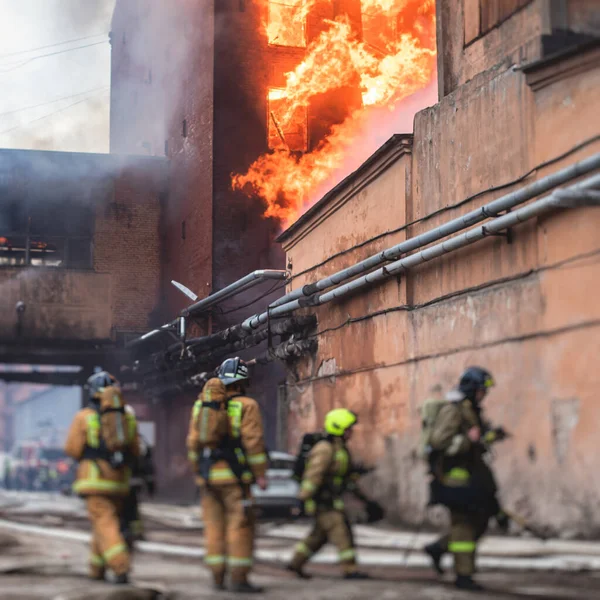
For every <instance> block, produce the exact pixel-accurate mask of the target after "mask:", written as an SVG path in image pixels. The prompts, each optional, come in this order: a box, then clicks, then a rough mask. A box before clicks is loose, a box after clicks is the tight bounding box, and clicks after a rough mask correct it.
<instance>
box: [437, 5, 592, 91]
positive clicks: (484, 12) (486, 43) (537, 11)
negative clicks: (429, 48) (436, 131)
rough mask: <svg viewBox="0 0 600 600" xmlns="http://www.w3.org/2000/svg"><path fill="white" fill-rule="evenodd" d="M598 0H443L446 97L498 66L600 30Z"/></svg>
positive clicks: (441, 60) (441, 67)
mask: <svg viewBox="0 0 600 600" xmlns="http://www.w3.org/2000/svg"><path fill="white" fill-rule="evenodd" d="M593 4H594V1H593V0H575V1H572V0H568V1H567V0H512V1H508V2H507V1H505V0H438V2H437V25H438V30H437V31H438V50H439V52H438V73H439V86H438V89H439V93H440V98H442V97H443V96H445V95H447V94H449V93H451V92H452V91H454V90H455V89H456V88H457V87H458V86H460V85H462V84H464V83H466V82H467V81H469V80H470V79H472V78H473V77H475V76H476V75H477V74H479V73H483V72H485V71H488V70H489V69H491V68H493V67H497V68H501V69H506V68H509V67H510V66H511V65H515V64H520V63H523V62H530V61H534V60H538V59H540V58H542V57H543V56H544V55H547V54H549V53H552V52H556V51H558V50H561V49H563V48H565V47H568V46H570V45H574V44H577V43H579V42H581V41H583V40H585V39H586V37H587V36H589V35H599V34H600V23H599V21H598V19H599V18H600V17H599V16H598V10H597V6H596V7H595V9H594V7H593V6H592V5H593Z"/></svg>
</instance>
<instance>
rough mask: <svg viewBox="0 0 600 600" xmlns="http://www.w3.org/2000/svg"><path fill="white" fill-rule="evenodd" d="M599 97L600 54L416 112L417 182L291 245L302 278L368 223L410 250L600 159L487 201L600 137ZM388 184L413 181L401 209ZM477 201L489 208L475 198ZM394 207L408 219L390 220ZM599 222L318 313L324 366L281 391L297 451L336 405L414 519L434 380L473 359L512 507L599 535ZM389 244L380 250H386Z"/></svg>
mask: <svg viewBox="0 0 600 600" xmlns="http://www.w3.org/2000/svg"><path fill="white" fill-rule="evenodd" d="M567 67H568V68H567ZM599 87H600V64H599V62H598V60H597V58H596V55H595V54H594V51H589V52H587V53H586V54H580V55H578V56H577V57H573V58H571V59H568V60H565V61H559V62H557V63H555V64H549V65H548V66H540V67H538V68H537V69H535V70H532V71H531V72H528V73H527V74H525V73H523V72H522V71H518V70H508V71H507V70H502V69H498V70H496V69H494V70H491V71H489V72H487V73H483V74H481V75H479V76H477V77H476V78H474V79H473V80H472V81H470V82H469V83H467V84H465V85H463V86H461V87H459V88H458V89H457V90H456V91H455V92H453V93H452V94H450V95H448V96H446V97H445V98H444V99H443V100H442V101H441V103H440V104H438V105H436V106H435V107H432V108H430V109H427V110H426V111H423V112H422V113H420V114H418V115H417V117H416V119H415V133H414V145H413V154H412V160H411V166H410V167H409V168H408V169H407V167H406V165H405V163H404V162H403V161H397V162H396V163H395V164H394V165H393V166H392V167H391V168H390V170H389V171H387V172H386V173H385V174H383V175H381V176H380V177H379V178H378V179H376V180H375V181H373V182H372V183H371V184H370V186H369V187H368V188H367V190H366V191H363V192H361V194H362V197H360V195H357V196H356V197H355V199H354V202H353V201H348V202H347V203H346V204H345V205H344V206H343V207H341V208H340V209H339V210H338V211H336V212H335V214H332V215H331V216H330V217H328V218H326V219H325V220H323V221H321V222H320V223H319V224H318V226H317V227H316V228H315V229H313V230H311V231H310V232H309V230H310V225H309V224H306V225H305V232H306V233H305V234H304V233H298V234H297V235H296V237H295V238H294V240H293V243H292V242H291V241H287V242H286V250H287V252H288V256H289V257H290V258H291V259H292V262H293V264H294V272H296V271H297V270H298V268H299V265H301V266H302V270H304V269H306V268H307V263H310V262H312V263H313V264H317V263H320V262H322V261H323V260H325V259H326V258H327V256H328V254H330V253H331V252H333V251H335V250H337V251H339V250H340V249H341V248H344V247H345V248H351V247H352V246H353V245H354V244H355V243H356V242H357V241H358V239H359V236H360V235H361V233H360V232H361V231H363V230H364V229H367V230H368V229H369V227H371V226H372V224H373V222H374V223H375V224H376V225H375V230H376V231H377V230H378V231H379V232H382V231H386V230H388V231H389V230H391V229H395V228H398V227H400V226H402V225H403V224H404V223H406V222H407V221H409V222H410V221H414V220H419V219H421V221H420V222H418V223H417V224H415V225H412V226H411V227H409V228H408V232H405V233H404V234H403V235H407V236H408V237H412V236H414V235H417V234H419V233H421V232H423V231H426V230H428V229H430V228H432V227H434V226H436V225H439V224H441V223H444V222H447V221H449V220H450V219H452V218H454V217H456V216H458V215H460V214H464V213H466V212H468V211H470V210H472V209H473V208H475V207H477V206H481V205H482V204H484V203H487V202H489V201H490V200H492V199H494V198H496V197H498V196H500V195H502V194H505V193H507V192H508V191H512V190H514V189H518V188H519V187H520V186H522V185H524V183H529V182H531V181H533V180H534V179H535V178H536V177H538V178H539V177H542V176H545V175H547V174H549V173H551V172H553V171H556V170H557V169H559V168H561V167H564V166H565V165H567V164H570V163H572V162H575V161H577V160H580V159H582V158H583V157H585V156H588V155H590V154H592V153H595V152H598V151H600V143H598V142H594V143H590V144H587V145H585V146H584V147H583V148H581V149H580V150H578V151H576V152H574V153H572V154H570V155H569V156H568V157H566V158H565V159H563V160H561V161H558V162H555V163H554V164H551V165H547V166H545V167H544V168H541V169H539V170H538V171H536V172H535V173H533V174H531V175H530V176H529V177H528V178H527V179H526V180H525V181H524V182H519V183H516V184H514V185H511V186H508V187H506V188H504V189H503V190H498V191H494V192H488V191H487V190H489V189H490V188H492V187H494V186H500V185H504V184H506V183H509V182H511V181H514V180H516V179H519V178H521V177H522V176H523V175H525V174H526V173H527V172H528V171H529V170H530V169H532V168H533V167H535V166H536V165H538V164H540V163H542V162H544V161H548V160H550V159H552V158H554V157H556V156H559V155H561V154H562V153H564V152H567V151H568V150H570V149H571V148H573V147H574V146H576V145H578V144H581V143H582V142H585V141H586V140H589V139H590V138H591V137H593V136H597V135H598V134H600V123H599V122H598V119H597V118H594V111H595V96H596V95H597V90H598V89H599ZM592 90H596V92H595V93H592ZM394 177H397V178H398V181H400V180H401V179H402V178H404V179H405V180H407V181H410V188H409V189H410V192H409V193H408V194H406V196H405V197H402V195H401V194H398V193H396V195H395V196H394V195H393V194H390V193H389V189H388V187H387V186H388V183H387V182H388V181H389V180H393V179H394ZM399 187H402V186H401V185H400V186H399V185H396V190H398V188H399ZM474 194H480V195H479V196H478V197H477V198H473V199H470V197H471V196H473V195H474ZM393 199H396V200H402V201H403V202H405V205H406V206H405V210H404V211H402V210H397V209H396V210H394V209H393V207H394V204H393ZM456 205H458V206H456ZM357 206H361V207H369V209H370V210H369V211H368V217H365V218H358V219H357V218H356V215H355V211H356V207H357ZM382 214H383V215H386V219H385V221H384V222H383V221H381V220H380V215H382ZM434 214H435V216H431V215H434ZM316 220H318V219H317V217H315V221H316ZM599 226H600V210H599V209H595V208H579V209H569V210H561V211H556V212H554V213H552V214H550V215H549V216H546V217H544V218H540V219H537V220H532V221H529V222H527V223H524V224H522V225H520V226H519V227H516V228H514V230H513V232H512V233H513V240H512V242H511V243H508V242H507V240H506V239H504V238H490V239H487V240H484V241H482V242H478V243H477V244H475V245H473V246H470V247H468V248H465V249H463V250H461V251H459V252H455V253H453V254H451V255H448V256H446V257H444V258H441V259H436V260H434V261H432V262H430V263H427V264H425V265H423V266H421V267H420V268H418V269H415V270H413V271H411V272H409V273H408V274H407V275H406V276H405V277H403V278H402V279H401V281H400V282H398V281H397V280H390V281H388V282H387V283H385V284H384V285H381V286H379V287H374V288H371V289H369V290H368V291H366V292H364V293H361V294H357V295H355V296H353V297H350V298H348V299H345V300H344V301H343V302H338V303H331V304H328V305H325V306H323V307H320V308H319V309H317V310H316V312H317V314H318V318H319V326H318V330H319V331H320V332H323V331H324V333H323V334H322V335H319V336H318V340H319V349H318V352H317V355H316V356H315V357H311V358H309V359H306V360H305V361H304V362H303V363H302V364H300V365H298V369H299V374H300V381H299V382H294V383H292V382H289V383H288V386H287V396H288V405H289V422H288V444H289V446H290V448H291V449H293V448H295V447H296V445H297V443H298V439H299V437H300V435H301V434H302V433H303V432H305V431H308V430H311V429H314V428H316V427H320V426H321V423H322V420H323V416H324V415H325V413H326V412H327V411H328V410H329V409H331V408H333V407H335V406H340V405H343V406H348V407H350V408H352V409H353V410H356V411H357V412H358V413H359V416H360V426H359V428H358V429H357V435H356V436H355V438H354V440H353V449H354V451H355V452H356V454H357V455H358V456H359V457H360V458H362V459H365V460H368V461H374V462H376V463H377V464H378V468H379V470H378V474H377V477H376V482H375V483H374V484H373V485H374V490H375V493H376V494H378V495H379V496H380V497H381V498H382V499H384V500H385V502H386V503H387V505H388V508H389V509H390V511H391V514H392V515H393V516H395V517H396V518H399V519H402V520H406V521H412V522H417V521H419V520H420V519H421V518H422V516H423V511H424V506H425V502H426V482H425V473H424V468H423V466H422V465H421V464H420V463H419V461H418V460H417V459H416V457H415V455H414V451H415V449H416V445H417V438H418V434H419V428H420V419H419V413H418V408H419V405H420V404H421V403H422V402H423V401H424V400H425V399H426V398H427V396H428V394H429V393H430V389H431V387H432V386H434V385H435V384H441V385H442V387H443V388H444V389H448V388H449V387H451V386H452V385H454V384H455V383H456V380H457V378H458V376H459V375H460V373H461V372H462V370H463V369H464V368H465V367H466V366H468V365H469V364H481V365H483V366H486V367H488V368H489V369H490V370H491V371H492V372H493V373H494V375H495V377H496V379H497V383H498V385H497V388H496V389H494V390H493V391H492V393H491V394H490V396H489V398H488V400H487V401H486V410H487V413H488V416H489V417H490V418H491V419H492V420H493V421H495V422H497V423H502V424H503V425H504V426H505V427H506V428H507V429H509V430H510V431H511V432H512V433H513V435H514V437H513V438H511V440H509V441H506V442H504V443H503V444H502V446H500V447H498V450H497V457H496V462H495V468H496V470H497V473H498V478H499V480H500V484H501V488H502V497H503V500H504V501H505V502H506V504H507V506H510V507H513V508H516V509H517V510H519V511H521V512H524V513H525V514H527V515H528V516H529V517H531V518H532V519H533V520H534V521H539V522H543V523H545V524H547V525H552V526H554V527H557V528H561V529H563V530H565V529H574V530H577V531H580V532H585V533H587V534H591V533H593V532H594V528H597V527H598V526H600V521H598V515H597V512H594V511H593V506H594V504H593V502H594V501H593V498H594V497H596V496H597V489H596V484H595V482H594V480H593V478H590V477H589V473H590V472H593V471H595V469H596V468H597V465H595V461H596V459H595V455H594V451H593V444H594V440H595V439H597V435H598V433H599V427H600V422H599V421H598V418H597V408H596V402H595V395H596V390H597V385H598V379H599V377H600V376H598V375H597V374H596V371H597V370H596V369H595V366H594V363H595V356H596V352H597V351H598V346H599V345H600V336H599V335H598V326H599V325H600V308H599V307H598V303H597V302H596V299H595V296H596V294H595V293H594V291H593V290H595V288H596V287H597V281H598V278H599V276H600V263H599V262H598V253H599V252H600V248H599V247H598V233H597V232H598V227H599ZM396 235H397V234H396ZM317 240H320V241H319V243H317ZM391 245H393V242H392V241H391V240H388V239H387V238H386V239H385V243H384V246H383V247H388V246H391ZM334 249H335V250H334ZM370 253H371V252H370ZM370 253H369V254H370ZM363 257H364V254H363V250H362V249H355V250H351V251H350V252H348V253H347V254H345V255H344V256H343V257H340V258H338V259H336V260H335V261H332V264H333V263H334V262H335V269H333V266H332V267H331V270H337V269H339V268H343V267H345V266H349V265H350V264H353V263H354V262H357V261H358V260H360V259H362V258H363ZM331 270H329V269H328V271H327V272H331ZM323 271H324V267H319V269H317V270H315V272H314V273H313V272H311V273H308V274H307V275H306V276H303V277H300V278H298V280H295V281H294V283H293V287H296V285H302V284H304V283H308V282H311V281H314V280H316V279H317V278H318V277H321V276H322V275H324V274H326V273H324V272H323ZM392 290H394V294H395V296H392V295H391V292H392ZM383 298H385V300H383ZM392 298H393V300H392ZM381 309H387V310H385V311H384V312H382V311H381ZM307 310H315V309H307ZM374 313H375V314H374ZM348 320H350V322H348ZM344 323H345V325H344ZM336 325H337V326H339V327H335V326H336ZM334 327H335V328H334ZM331 328H334V329H331ZM328 329H329V331H327V330H328Z"/></svg>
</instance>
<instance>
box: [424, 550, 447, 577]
mask: <svg viewBox="0 0 600 600" xmlns="http://www.w3.org/2000/svg"><path fill="white" fill-rule="evenodd" d="M423 551H424V552H425V554H427V555H428V556H429V558H430V559H431V564H432V566H433V568H434V569H435V571H436V572H437V573H438V575H443V574H444V569H443V567H442V557H443V556H444V554H445V552H444V548H442V546H441V545H440V544H439V542H434V543H433V544H428V545H427V546H425V548H423Z"/></svg>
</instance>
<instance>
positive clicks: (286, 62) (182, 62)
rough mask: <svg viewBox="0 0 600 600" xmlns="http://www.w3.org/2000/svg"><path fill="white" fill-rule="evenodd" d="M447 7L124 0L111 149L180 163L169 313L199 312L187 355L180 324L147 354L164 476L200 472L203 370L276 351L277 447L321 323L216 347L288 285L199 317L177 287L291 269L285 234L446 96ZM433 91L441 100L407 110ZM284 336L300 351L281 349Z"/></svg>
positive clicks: (143, 347) (268, 391)
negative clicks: (196, 467)
mask: <svg viewBox="0 0 600 600" xmlns="http://www.w3.org/2000/svg"><path fill="white" fill-rule="evenodd" d="M434 8H435V6H434V3H433V2H414V1H412V0H411V1H410V2H405V1H404V0H402V1H392V2H390V1H388V0H386V1H385V2H382V1H381V0H369V1H368V2H365V1H363V2H362V3H361V1H360V0H307V1H304V0H303V1H296V0H291V1H286V2H280V1H278V0H260V1H252V2H250V1H246V0H218V1H216V2H212V1H208V2H207V1H206V0H202V1H200V0H185V1H183V2H178V3H176V4H165V3H164V2H159V1H157V0H153V1H150V2H129V1H117V4H116V9H115V14H114V18H113V24H112V32H111V43H112V92H111V152H113V153H140V152H141V153H147V154H150V155H156V156H164V155H166V156H167V158H168V159H169V163H170V173H169V187H168V198H167V200H166V204H165V207H166V209H165V212H164V215H163V226H164V236H163V239H162V244H163V246H162V248H163V253H162V266H163V280H162V289H163V290H164V294H165V298H166V303H165V312H164V318H165V320H166V321H169V320H171V319H173V318H174V317H176V316H177V315H178V314H179V313H180V312H181V311H184V314H186V319H187V321H186V327H187V331H186V336H187V341H186V343H185V347H186V349H187V354H183V355H182V346H181V344H180V345H177V341H176V340H174V339H173V336H172V334H170V333H169V328H166V329H165V330H161V331H162V333H161V332H160V331H159V333H158V335H154V336H152V337H151V338H145V339H144V340H139V342H138V343H136V344H134V345H133V346H132V358H133V360H134V361H137V363H136V369H137V373H138V377H139V378H140V381H141V382H143V385H144V388H145V393H146V394H147V396H148V397H149V398H150V397H154V398H156V399H157V403H156V404H155V405H154V408H152V411H154V413H155V414H156V421H157V422H160V423H162V424H163V425H162V426H161V427H162V431H159V432H158V434H157V439H158V443H159V445H160V444H162V451H161V455H162V456H164V457H165V458H164V460H165V462H164V464H163V465H162V466H161V465H159V467H160V468H161V469H162V472H163V473H168V472H169V468H168V463H167V462H166V461H167V457H173V456H178V457H179V461H180V462H182V463H183V462H184V448H183V446H182V442H181V440H182V438H181V431H182V428H183V427H185V424H186V423H187V419H188V417H189V410H190V407H191V404H192V403H193V400H194V398H195V395H196V394H197V389H195V388H194V386H193V384H192V378H193V376H194V375H196V374H198V372H199V371H202V370H210V369H212V368H214V367H215V366H216V364H217V362H218V360H219V359H220V358H221V357H223V356H226V355H227V354H226V353H227V352H229V353H231V352H236V353H237V352H242V351H243V350H244V349H245V348H246V347H248V346H249V345H251V343H250V342H254V341H256V342H261V341H262V342H263V343H262V346H261V347H260V348H259V349H258V350H257V351H256V352H258V353H259V354H263V353H267V354H268V356H269V358H270V360H269V361H268V362H269V364H268V365H264V366H262V367H261V368H260V369H257V370H256V372H255V378H254V383H253V389H252V392H253V394H254V395H255V396H257V399H258V401H259V403H260V404H261V406H262V408H263V411H264V415H265V420H266V423H267V432H268V439H269V443H270V445H271V447H273V446H274V445H275V444H276V443H277V439H276V437H277V434H276V430H277V429H278V423H279V424H281V423H282V421H281V416H282V413H281V410H280V407H281V404H280V403H279V402H278V392H277V384H278V383H281V382H283V381H284V379H285V371H284V370H283V369H282V367H281V365H280V362H281V361H280V360H272V359H273V358H275V357H276V356H279V357H282V356H283V357H287V356H288V355H289V354H290V353H293V354H297V353H301V352H303V351H305V350H306V349H307V348H309V347H310V346H311V344H312V343H309V342H308V341H307V340H306V339H299V338H302V335H301V334H302V333H303V332H304V331H305V330H306V327H307V324H308V323H311V322H312V320H311V319H309V320H308V321H307V320H306V319H304V320H300V321H299V322H297V321H293V322H288V323H286V324H284V325H281V324H279V325H278V326H277V327H273V328H269V330H268V332H267V329H266V328H265V330H264V331H261V332H259V334H258V338H257V339H254V338H253V339H252V340H251V341H250V340H247V339H245V338H246V336H245V335H242V334H241V333H240V332H239V331H238V330H235V331H234V332H233V333H232V334H231V333H229V334H227V335H228V336H229V337H227V336H225V337H226V339H225V338H219V339H217V340H216V341H215V340H214V338H210V335H211V334H213V333H214V332H219V331H227V330H228V328H230V327H231V326H233V325H235V324H236V323H238V322H239V321H240V319H241V318H243V316H245V315H246V314H248V311H249V310H250V311H251V310H262V309H263V308H265V307H266V306H267V305H268V304H269V302H270V301H272V300H274V299H276V298H277V296H278V295H279V294H280V293H281V290H282V289H283V287H284V286H285V282H283V283H281V282H279V283H278V282H275V283H273V282H272V281H267V282H266V283H264V284H263V285H262V287H260V286H259V287H258V288H256V290H257V291H256V292H255V293H250V292H248V293H244V295H242V296H238V297H237V298H233V299H229V300H227V301H225V302H219V303H213V304H212V305H211V306H210V308H209V309H202V310H199V309H198V310H196V311H195V314H194V315H189V313H186V312H185V311H186V303H187V304H189V300H186V298H185V296H184V295H183V294H181V293H180V292H179V291H178V290H177V289H175V287H173V286H171V284H170V282H171V280H175V281H178V282H181V283H183V284H184V285H185V286H187V287H189V288H191V289H192V291H193V292H195V293H196V294H197V295H198V296H199V297H200V298H201V299H202V298H205V297H207V296H209V295H210V294H212V293H214V292H217V291H219V290H223V289H224V288H226V286H227V285H229V284H231V283H232V282H234V281H236V280H239V279H240V278H241V277H243V276H245V275H246V274H247V273H250V272H255V271H256V270H265V269H267V270H268V269H271V270H279V271H281V270H283V269H284V268H286V267H287V266H288V264H287V263H286V262H285V257H284V254H283V252H282V250H281V247H280V246H279V245H278V244H276V243H275V238H276V236H277V234H278V233H280V231H281V229H282V227H283V226H285V224H286V223H290V222H291V221H292V220H294V219H295V218H296V217H297V216H299V214H301V212H302V211H304V210H305V209H306V208H307V207H308V206H309V205H310V204H311V202H313V201H315V200H316V199H317V197H318V194H319V190H321V189H323V188H324V187H327V186H329V185H332V182H333V183H334V182H336V180H337V179H339V178H342V177H343V176H344V175H345V174H347V173H348V172H349V171H351V170H352V169H353V168H354V167H355V166H357V165H358V164H359V163H360V161H361V160H362V158H366V157H367V156H368V154H369V152H370V150H369V148H371V149H372V150H374V149H375V148H376V147H377V146H378V145H379V144H380V143H381V142H382V141H384V139H385V136H387V135H389V132H391V131H393V130H394V127H393V126H392V123H394V122H396V121H397V120H398V119H399V118H401V119H403V120H404V121H405V122H406V123H409V122H410V119H412V115H413V114H414V112H415V111H416V110H417V108H422V106H424V105H425V103H426V98H431V90H435V82H434V73H435V18H434ZM423 89H425V90H427V94H426V95H425V97H421V98H419V99H417V100H415V99H414V98H413V99H412V100H411V101H410V102H412V104H410V105H409V106H408V109H407V110H405V111H404V112H403V111H401V110H400V105H401V104H402V102H403V101H405V100H406V99H407V98H408V96H410V95H411V94H413V93H414V92H417V91H420V90H423ZM406 112H408V113H409V116H408V118H407V116H406V114H405V113H406ZM399 115H400V116H399ZM382 124H385V126H382ZM385 131H387V133H383V132H385ZM363 134H365V135H363ZM382 136H384V137H382ZM361 157H362V158H361ZM191 317H193V318H191ZM280 325H281V326H280ZM203 336H205V337H206V336H208V338H207V339H209V340H210V341H206V340H205V339H204V338H203ZM290 336H292V337H291V338H290ZM198 340H202V341H201V342H200V341H198ZM277 340H279V342H281V343H288V344H289V345H288V346H286V347H285V348H282V347H271V348H267V346H271V345H272V342H273V345H274V346H277V344H278V343H279V342H278V341H277ZM294 340H299V344H296V342H295V341H294ZM256 352H255V353H254V354H253V353H250V354H248V357H253V356H254V355H255V354H256ZM277 353H279V354H277ZM265 362H266V361H265ZM159 398H162V400H159ZM279 429H281V427H279ZM169 460H170V458H169Z"/></svg>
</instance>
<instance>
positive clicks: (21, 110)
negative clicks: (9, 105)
mask: <svg viewBox="0 0 600 600" xmlns="http://www.w3.org/2000/svg"><path fill="white" fill-rule="evenodd" d="M108 88H109V86H107V85H103V86H100V87H97V88H92V89H91V90H87V91H85V92H79V93H78V94H70V95H69V96H63V97H62V98H55V99H54V100H48V101H47V102H40V103H39V104H33V105H31V106H24V107H23V108H16V109H15V110H7V111H6V112H3V113H0V117H5V116H6V115H14V114H15V113H18V112H23V111H24V110H33V109H34V108H39V107H40V106H46V105H48V104H54V103H55V102H61V101H62V100H71V99H72V98H78V97H79V96H83V95H84V94H90V93H92V92H98V91H100V90H106V89H108Z"/></svg>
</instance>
